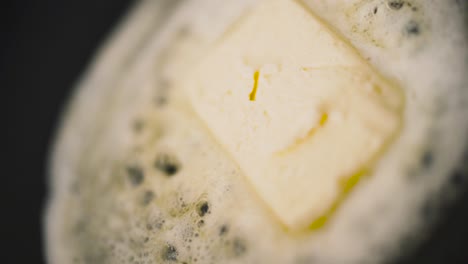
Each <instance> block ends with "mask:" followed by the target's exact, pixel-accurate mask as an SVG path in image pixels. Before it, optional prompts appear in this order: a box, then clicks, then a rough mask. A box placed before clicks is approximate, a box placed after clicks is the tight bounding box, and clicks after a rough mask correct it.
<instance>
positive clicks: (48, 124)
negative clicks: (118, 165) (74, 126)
mask: <svg viewBox="0 0 468 264" xmlns="http://www.w3.org/2000/svg"><path fill="white" fill-rule="evenodd" d="M131 2H132V1H129V0H97V1H94V0H78V1H67V0H24V1H11V2H10V3H4V2H3V3H2V4H1V5H0V20H1V21H0V28H1V35H0V91H1V95H0V98H1V101H2V107H5V106H6V109H5V110H3V111H2V116H3V115H5V116H4V118H2V119H3V120H2V122H1V124H2V126H1V127H2V129H1V130H2V134H3V133H4V132H5V130H6V133H7V136H6V138H5V137H2V142H5V143H6V149H5V148H4V147H3V148H2V149H1V152H2V153H3V154H6V155H2V156H7V159H6V160H5V158H2V159H1V163H0V164H1V167H2V173H1V176H0V177H1V179H2V182H1V183H0V184H1V185H0V186H1V187H0V188H1V189H0V193H1V194H2V198H1V210H0V218H1V223H2V225H1V227H2V228H1V232H2V233H1V237H0V241H1V244H2V248H1V249H0V263H2V264H9V263H14V264H22V263H44V258H43V243H42V240H43V238H42V231H41V224H42V223H41V221H42V219H41V218H42V213H43V209H44V201H45V200H44V198H45V194H46V182H45V177H46V176H45V171H46V160H47V156H48V150H49V144H50V142H51V141H52V138H53V135H54V131H55V127H56V125H57V120H58V117H59V113H60V110H61V109H63V107H64V104H65V101H66V100H67V98H68V96H69V95H70V92H71V90H72V88H73V86H74V84H75V82H76V81H77V79H78V78H79V76H80V74H81V73H82V71H83V70H84V69H85V68H86V66H87V64H88V63H89V62H90V59H91V57H92V55H93V53H94V51H95V49H96V48H97V47H98V45H99V44H100V43H102V41H104V40H105V38H106V36H107V35H108V34H109V33H110V31H111V30H112V29H113V26H114V25H115V23H116V21H117V20H118V19H119V18H120V17H121V16H122V15H123V14H124V13H125V11H126V10H127V7H129V5H130V4H131ZM4 120H6V121H7V122H4ZM5 208H6V209H7V210H5ZM3 245H6V246H7V247H6V249H5V248H4V246H3Z"/></svg>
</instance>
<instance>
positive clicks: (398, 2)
mask: <svg viewBox="0 0 468 264" xmlns="http://www.w3.org/2000/svg"><path fill="white" fill-rule="evenodd" d="M404 4H405V2H403V1H402V0H390V1H388V2H387V5H388V7H390V8H391V9H393V10H400V9H401V8H402V7H403V5H404Z"/></svg>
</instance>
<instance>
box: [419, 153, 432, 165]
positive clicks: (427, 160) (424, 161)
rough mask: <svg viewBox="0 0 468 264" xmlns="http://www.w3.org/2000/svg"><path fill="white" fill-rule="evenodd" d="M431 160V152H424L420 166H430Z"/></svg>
mask: <svg viewBox="0 0 468 264" xmlns="http://www.w3.org/2000/svg"><path fill="white" fill-rule="evenodd" d="M433 162H434V156H433V154H432V152H430V151H427V152H425V153H424V155H423V156H422V158H421V166H423V167H424V168H430V167H431V166H432V163H433Z"/></svg>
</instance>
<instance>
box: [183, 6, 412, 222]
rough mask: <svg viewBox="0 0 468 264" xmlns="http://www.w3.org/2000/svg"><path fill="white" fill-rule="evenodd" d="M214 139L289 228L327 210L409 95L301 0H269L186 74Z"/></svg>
mask: <svg viewBox="0 0 468 264" xmlns="http://www.w3.org/2000/svg"><path fill="white" fill-rule="evenodd" d="M184 87H185V89H186V92H187V93H188V95H189V100H190V102H191V104H192V106H193V108H194V110H195V112H196V114H197V115H198V116H199V118H200V119H201V120H202V121H203V122H204V123H205V124H206V126H207V128H209V130H210V131H211V133H212V134H213V136H214V138H215V139H216V140H217V141H218V142H219V143H220V145H222V147H224V148H225V150H226V151H227V152H228V153H229V154H230V155H231V157H232V158H233V159H234V160H235V162H237V164H238V165H239V167H240V168H241V170H242V171H243V173H244V174H245V176H246V178H247V180H248V181H249V182H250V183H251V184H252V186H253V187H254V188H253V189H254V190H255V191H256V192H257V193H258V195H259V197H260V198H261V199H262V200H263V201H264V202H265V204H266V205H267V206H268V207H269V208H270V209H271V210H272V212H274V214H275V215H276V216H277V217H278V219H279V220H280V221H281V222H282V223H283V224H284V225H285V226H286V227H288V228H289V229H292V230H297V229H301V228H307V227H308V226H310V225H311V224H312V223H314V221H316V220H318V219H323V217H324V215H326V214H327V213H328V212H330V210H331V208H332V207H334V206H335V205H336V203H337V201H338V200H339V199H340V197H341V196H342V194H343V192H344V191H345V190H344V189H346V188H345V187H343V185H346V184H343V182H346V181H347V180H351V179H352V180H353V181H354V180H355V179H354V178H353V175H357V174H359V173H360V172H362V171H363V170H368V169H370V168H371V167H372V165H373V163H375V162H376V160H377V158H378V156H379V155H381V154H382V152H383V151H384V149H385V147H386V146H387V145H388V144H389V142H390V141H391V139H392V138H394V137H395V135H396V134H397V132H398V130H399V126H400V121H401V114H402V108H403V96H402V93H401V91H400V90H399V88H398V87H396V86H394V85H393V84H391V83H390V82H388V81H387V80H385V79H384V78H383V77H382V76H380V75H379V74H378V73H377V72H376V71H375V70H374V69H372V68H371V67H370V65H368V64H367V62H366V61H364V60H363V59H362V58H361V57H359V55H358V54H357V52H356V51H355V50H354V49H353V48H352V47H351V46H350V45H349V44H347V43H346V42H345V41H344V40H343V39H341V38H340V37H339V36H338V35H336V34H335V33H334V32H333V31H331V30H330V29H329V28H328V27H327V26H326V25H325V24H323V23H322V22H321V21H320V20H319V19H317V18H316V17H315V16H314V15H313V14H312V13H311V12H310V11H309V10H307V9H306V8H305V7H303V6H302V5H301V4H299V3H298V2H296V1H292V0H270V1H264V2H262V3H261V4H259V5H258V6H257V7H255V8H254V9H253V10H251V11H250V13H249V14H248V15H247V16H245V17H244V18H242V19H241V20H240V21H238V22H237V23H235V24H234V25H233V26H232V28H231V29H230V30H229V31H228V32H227V33H226V34H225V36H224V37H223V38H222V39H221V40H220V42H219V45H218V46H217V47H216V48H215V49H213V50H212V51H211V53H210V54H209V55H208V56H207V57H206V59H204V60H203V61H202V62H201V64H200V65H199V66H198V67H197V68H196V69H194V70H193V72H192V73H191V74H190V77H189V78H187V79H186V81H185V82H184Z"/></svg>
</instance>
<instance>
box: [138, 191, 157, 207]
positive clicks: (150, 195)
mask: <svg viewBox="0 0 468 264" xmlns="http://www.w3.org/2000/svg"><path fill="white" fill-rule="evenodd" d="M154 196H155V195H154V192H152V191H145V192H144V193H143V197H142V198H141V203H142V204H143V206H146V205H148V204H149V203H150V202H151V201H152V200H153V199H154Z"/></svg>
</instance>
